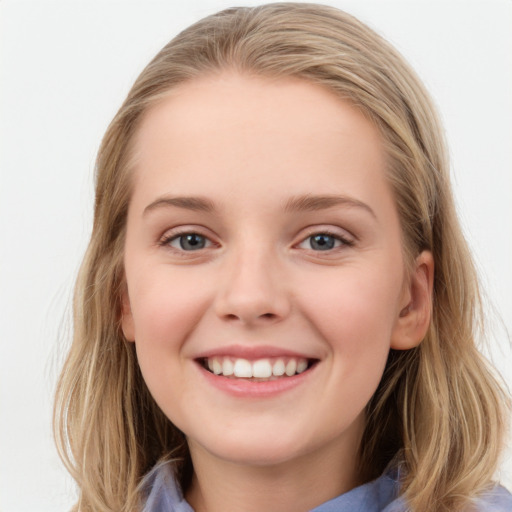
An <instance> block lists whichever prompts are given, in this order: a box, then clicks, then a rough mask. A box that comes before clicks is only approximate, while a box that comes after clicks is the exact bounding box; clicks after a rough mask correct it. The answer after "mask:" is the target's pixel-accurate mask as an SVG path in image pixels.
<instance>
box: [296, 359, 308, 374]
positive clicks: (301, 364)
mask: <svg viewBox="0 0 512 512" xmlns="http://www.w3.org/2000/svg"><path fill="white" fill-rule="evenodd" d="M307 367H308V362H307V361H306V360H305V359H300V360H299V361H298V362H297V373H302V372H303V371H304V370H305V369H306V368H307Z"/></svg>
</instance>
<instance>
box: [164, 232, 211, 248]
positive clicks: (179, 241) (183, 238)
mask: <svg viewBox="0 0 512 512" xmlns="http://www.w3.org/2000/svg"><path fill="white" fill-rule="evenodd" d="M168 243H169V245H170V246H171V247H174V248H175V249H181V250H183V251H197V250H199V249H204V248H205V247H208V246H209V245H210V244H211V242H210V241H209V240H208V239H207V238H206V237H205V236H202V235H198V234H197V233H184V234H182V235H178V236H176V237H174V238H172V239H171V240H169V242H168Z"/></svg>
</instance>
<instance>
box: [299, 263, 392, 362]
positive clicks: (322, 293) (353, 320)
mask: <svg viewBox="0 0 512 512" xmlns="http://www.w3.org/2000/svg"><path fill="white" fill-rule="evenodd" d="M401 279H402V276H401V273H400V272H397V271H396V270H394V271H393V269H391V271H390V269H389V268H383V266H381V265H365V266H364V268H363V267H362V266H361V267H359V268H357V267H355V266H354V267H351V268H344V269H340V271H339V272H338V273H337V275H331V276H325V278H323V279H319V278H318V276H317V278H316V280H315V283H316V286H315V288H314V290H313V291H312V293H311V294H310V296H309V298H308V303H309V314H310V315H311V316H312V317H313V320H312V323H313V324H314V325H315V326H316V328H317V329H319V330H320V332H321V334H322V337H323V338H324V339H326V340H328V341H329V343H330V344H331V346H332V348H333V349H334V350H340V351H343V352H344V353H345V354H347V355H354V356H356V355H358V354H359V355H361V356H363V355H364V356H366V355H367V354H369V357H370V358H372V357H373V355H374V354H375V353H380V354H382V353H384V354H387V351H388V349H389V344H390V339H391V333H392V329H393V326H394V323H395V321H396V316H397V313H396V312H397V304H398V301H399V297H400V286H401ZM377 349H378V350H377Z"/></svg>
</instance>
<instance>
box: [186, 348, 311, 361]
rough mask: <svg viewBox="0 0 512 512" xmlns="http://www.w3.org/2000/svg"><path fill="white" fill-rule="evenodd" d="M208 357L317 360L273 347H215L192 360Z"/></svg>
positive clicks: (305, 354) (303, 354)
mask: <svg viewBox="0 0 512 512" xmlns="http://www.w3.org/2000/svg"><path fill="white" fill-rule="evenodd" d="M210 357H233V358H237V359H238V358H240V359H248V360H257V359H264V358H267V357H295V358H302V359H319V357H318V356H313V355H311V354H307V353H301V352H297V351H295V350H289V349H285V348H280V347H276V346H273V345H258V346H247V345H229V346H225V347H217V348H213V349H211V350H205V351H204V352H201V353H199V354H197V356H195V358H194V359H208V358H210Z"/></svg>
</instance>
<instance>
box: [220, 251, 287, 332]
mask: <svg viewBox="0 0 512 512" xmlns="http://www.w3.org/2000/svg"><path fill="white" fill-rule="evenodd" d="M277 260H278V259H277V257H276V255H275V254H272V251H271V250H270V251H266V252H265V251H261V250H254V248H252V249H251V248H246V249H245V250H244V251H240V253H239V254H237V255H236V256H235V257H234V258H231V259H227V260H226V261H225V263H224V265H225V266H224V268H223V269H222V271H221V276H220V277H221V279H220V281H221V282H220V285H219V288H218V291H217V297H216V303H215V310H216V314H217V315H218V317H220V318H221V319H223V320H225V321H229V322H233V323H240V324H244V325H247V326H253V325H257V324H262V325H264V324H269V323H275V322H279V321H281V320H283V319H284V318H285V317H286V316H287V315H288V314H289V312H290V309H291V306H290V297H289V294H288V293H287V291H286V279H285V275H284V274H285V272H284V271H283V268H282V266H281V265H280V263H279V261H277Z"/></svg>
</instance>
